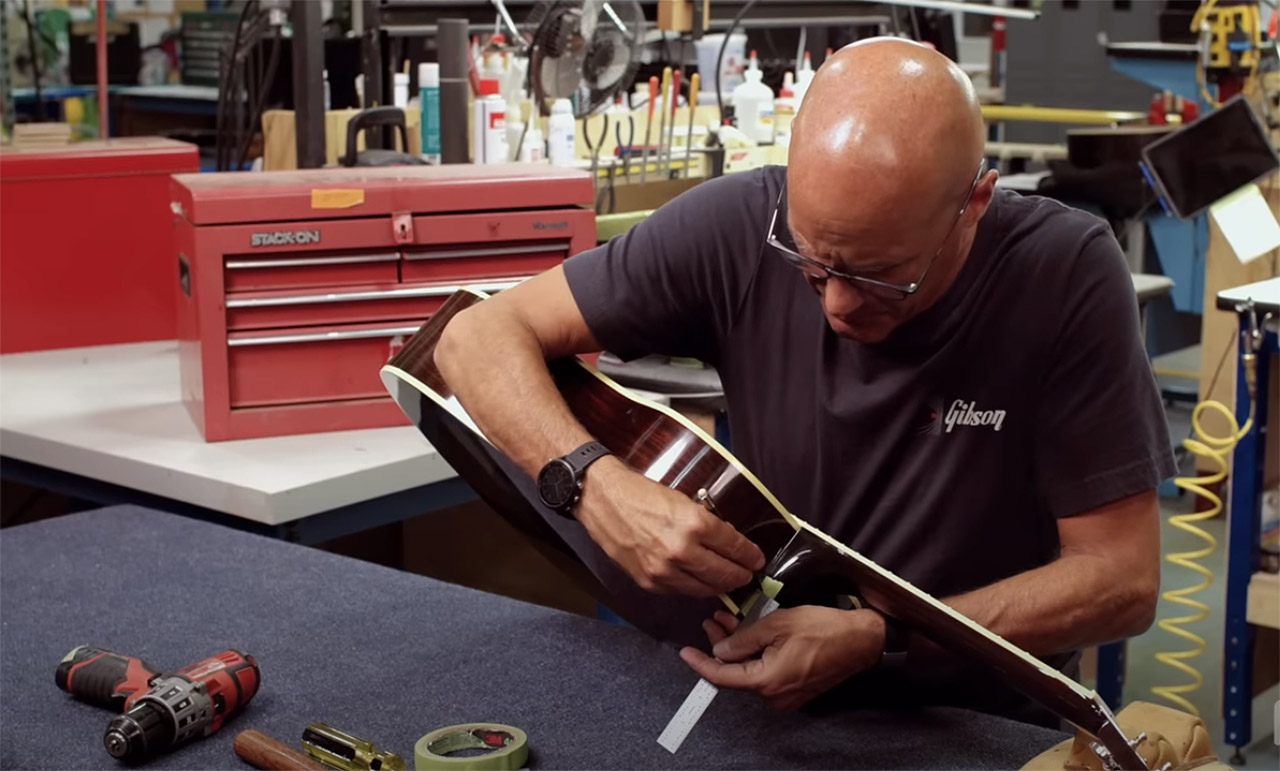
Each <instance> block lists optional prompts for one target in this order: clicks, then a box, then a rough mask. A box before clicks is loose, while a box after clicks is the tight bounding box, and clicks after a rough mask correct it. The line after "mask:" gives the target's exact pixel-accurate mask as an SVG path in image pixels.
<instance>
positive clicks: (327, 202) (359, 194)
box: [311, 189, 364, 209]
mask: <svg viewBox="0 0 1280 771" xmlns="http://www.w3.org/2000/svg"><path fill="white" fill-rule="evenodd" d="M362 203H364V191H363V190H345V189H329V190H312V191H311V208H312V209H350V208H351V207H352V206H359V205H360V204H362Z"/></svg>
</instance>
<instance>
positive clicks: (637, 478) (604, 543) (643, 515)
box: [575, 457, 765, 597]
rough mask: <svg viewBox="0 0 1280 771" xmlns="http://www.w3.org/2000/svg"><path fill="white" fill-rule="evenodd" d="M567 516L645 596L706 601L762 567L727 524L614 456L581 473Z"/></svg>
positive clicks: (760, 555) (756, 550) (756, 552)
mask: <svg viewBox="0 0 1280 771" xmlns="http://www.w3.org/2000/svg"><path fill="white" fill-rule="evenodd" d="M575 516H576V517H577V519H578V521H579V522H581V523H582V525H583V527H585V528H586V529H587V533H588V534H589V535H590V536H591V539H592V540H593V541H595V542H596V543H597V544H599V545H600V548H602V549H604V552H605V554H608V555H609V557H610V558H611V559H612V560H613V561H614V562H616V563H618V565H620V566H621V567H622V569H623V570H625V571H626V572H627V574H628V575H629V576H631V578H632V580H634V581H635V582H636V583H637V584H639V585H640V587H641V588H642V589H646V590H648V591H653V592H666V593H679V594H687V595H691V596H694V597H714V596H716V595H718V594H722V593H724V592H727V591H730V590H732V589H736V588H738V587H740V586H744V585H745V584H747V583H748V582H750V581H751V578H752V571H755V570H760V569H762V568H764V565H765V557H764V552H762V551H760V547H758V546H756V545H755V544H754V543H752V542H751V541H750V540H748V539H747V537H746V536H744V535H742V534H741V533H739V532H738V531H737V530H735V529H734V527H733V525H730V524H729V523H728V522H725V521H724V520H722V519H720V518H719V517H717V516H716V515H714V514H712V513H711V512H709V511H707V510H706V509H704V508H703V507H702V506H700V505H698V504H696V503H694V502H693V501H692V500H690V499H689V498H687V497H685V496H683V495H681V494H680V493H677V492H676V491H674V490H672V489H671V488H669V487H666V486H665V485H661V484H658V483H657V482H654V481H652V480H649V479H646V478H645V477H643V476H641V475H640V474H637V473H635V472H634V471H632V470H630V469H629V468H627V467H625V466H623V465H622V463H621V461H619V460H618V459H617V458H614V457H604V458H601V459H600V460H598V461H596V462H595V463H594V464H592V466H591V468H589V469H588V470H587V474H586V479H585V484H584V485H583V490H582V500H581V501H580V502H579V503H578V508H577V510H576V512H575Z"/></svg>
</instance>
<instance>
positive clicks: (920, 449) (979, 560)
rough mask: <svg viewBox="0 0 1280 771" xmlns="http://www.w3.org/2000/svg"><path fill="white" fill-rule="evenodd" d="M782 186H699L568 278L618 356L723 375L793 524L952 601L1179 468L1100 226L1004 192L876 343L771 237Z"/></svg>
mask: <svg viewBox="0 0 1280 771" xmlns="http://www.w3.org/2000/svg"><path fill="white" fill-rule="evenodd" d="M784 178H785V169H783V168H780V167H771V168H767V169H761V170H758V171H754V172H749V173H742V174H736V175H731V176H728V177H723V178H720V179H716V180H711V181H708V182H705V183H703V184H701V185H699V186H697V187H696V188H694V189H692V190H691V191H689V192H687V193H685V194H684V195H682V196H680V197H679V198H677V199H675V200H674V201H672V202H670V203H669V204H668V205H666V206H664V207H662V208H661V209H659V210H658V211H656V212H655V213H654V214H653V215H652V216H651V217H649V218H648V219H647V220H645V221H644V222H642V223H640V224H639V225H637V226H635V227H634V228H632V229H631V230H630V231H629V232H628V233H626V234H625V235H623V236H620V237H618V238H615V239H613V240H612V241H610V242H609V243H608V244H605V245H603V246H601V247H599V248H596V249H593V250H590V251H588V252H585V253H582V254H580V255H577V256H575V257H573V258H571V259H569V260H568V261H566V263H565V266H564V267H565V273H566V276H567V278H568V281H569V286H570V287H571V289H572V292H573V295H574V297H575V299H576V301H577V303H578V305H579V307H580V308H581V311H582V313H583V315H584V317H585V318H586V321H587V324H588V326H589V327H590V329H591V330H592V332H593V333H594V334H595V335H596V337H597V339H598V340H599V341H600V343H601V345H602V346H604V348H605V349H606V350H609V351H611V352H613V353H615V354H617V355H618V356H620V357H622V358H624V359H629V358H634V357H637V356H640V355H644V354H649V353H661V354H669V355H680V356H692V357H697V358H700V359H703V360H704V361H707V362H710V363H712V364H714V365H715V366H716V368H717V369H718V371H719V373H720V376H721V379H722V381H723V385H724V389H725V395H726V400H727V404H728V416H729V424H730V430H731V436H732V451H733V453H734V455H735V456H737V457H738V458H739V459H740V460H741V461H742V462H743V463H744V464H745V465H746V466H747V467H748V468H750V469H751V470H752V471H754V472H755V473H756V474H757V475H758V476H759V478H760V479H761V481H762V482H763V483H764V484H765V485H766V486H767V487H768V488H769V489H770V490H772V491H773V492H774V493H775V494H776V495H777V496H778V498H779V499H780V500H781V501H782V503H783V504H784V505H785V506H786V507H787V508H788V509H790V510H791V511H792V512H794V513H795V514H796V515H797V516H799V517H800V518H801V519H804V520H806V521H808V522H809V523H811V524H813V525H814V526H816V527H819V528H821V529H822V530H824V531H826V532H827V533H829V534H831V535H832V536H834V537H836V538H838V539H840V540H842V541H844V542H845V543H847V544H849V545H850V546H852V547H853V548H854V549H856V550H858V551H859V552H861V553H863V554H865V555H867V556H868V557H870V558H871V559H873V560H875V561H876V562H878V563H879V564H881V565H883V566H885V567H886V568H888V569H890V570H892V571H894V572H895V573H897V574H898V575H900V576H902V577H903V578H905V579H907V580H908V581H910V582H912V583H913V584H915V585H916V586H918V587H920V588H921V589H923V590H925V591H927V592H929V593H931V594H933V595H935V596H939V597H946V596H949V595H954V594H957V593H960V592H964V591H967V590H970V589H974V588H977V587H981V586H984V585H987V584H990V583H992V582H995V581H998V580H1000V579H1002V578H1005V577H1008V576H1011V575H1014V574H1016V573H1020V572H1023V571H1026V570H1029V569H1032V568H1035V567H1037V566H1040V565H1044V564H1045V563H1047V562H1049V561H1051V560H1053V559H1054V557H1055V556H1056V554H1057V551H1058V537H1057V530H1056V519H1057V518H1060V517H1069V516H1072V515H1074V514H1080V513H1082V512H1086V511H1088V510H1090V509H1092V508H1094V507H1097V506H1100V505H1102V504H1105V503H1108V502H1110V501H1114V500H1116V499H1119V498H1122V497H1124V496H1127V495H1131V494H1134V493H1137V492H1140V491H1143V490H1149V489H1152V488H1154V487H1155V486H1156V485H1157V484H1158V483H1159V482H1160V480H1161V479H1164V478H1166V477H1168V476H1171V475H1172V474H1173V473H1174V471H1175V466H1174V463H1173V456H1172V451H1171V445H1170V440H1169V436H1168V431H1167V428H1166V425H1165V418H1164V411H1163V407H1162V404H1161V400H1160V396H1159V393H1158V390H1157V388H1156V385H1155V381H1154V377H1153V375H1152V373H1151V370H1150V366H1149V364H1148V361H1147V358H1146V353H1145V351H1144V348H1143V344H1142V340H1141V335H1140V332H1139V323H1138V309H1137V301H1136V299H1135V296H1134V291H1133V285H1132V282H1131V280H1130V278H1129V274H1128V269H1127V266H1126V264H1125V261H1124V257H1123V254H1122V253H1121V251H1120V249H1119V246H1118V244H1117V243H1116V241H1115V239H1114V237H1113V235H1112V233H1111V231H1110V229H1109V228H1108V226H1107V224H1106V223H1105V222H1103V221H1101V220H1099V219H1097V218H1095V217H1093V216H1090V215H1088V214H1085V213H1083V212H1080V211H1077V210H1074V209H1071V208H1068V207H1066V206H1063V205H1062V204H1060V203H1057V202H1055V201H1052V200H1049V199H1045V198H1040V197H1034V196H1027V197H1023V196H1019V195H1017V194H1013V193H1009V192H1006V191H1001V190H997V192H996V194H995V199H994V200H993V202H992V204H991V206H990V208H989V209H988V211H987V213H986V214H985V215H984V217H983V219H982V221H981V223H980V224H979V226H978V231H977V234H976V237H975V239H974V243H973V248H972V251H971V253H970V256H969V258H968V260H967V262H966V264H965V266H964V268H963V269H962V270H961V272H960V274H959V276H958V277H957V278H956V281H955V283H954V285H953V286H952V287H951V288H950V289H949V290H948V291H947V292H946V293H945V294H944V295H943V297H942V298H941V299H940V300H939V301H938V302H937V303H936V304H935V305H934V306H932V307H931V308H929V309H928V310H926V311H925V312H924V313H923V314H921V315H920V316H918V317H916V318H914V319H912V320H911V321H909V322H907V323H906V324H904V325H903V326H901V327H899V328H898V329H897V330H896V331H895V332H894V333H893V334H892V335H891V336H890V337H889V338H888V339H887V340H886V341H884V342H883V343H880V344H876V345H865V344H860V343H856V342H853V341H850V340H847V339H844V338H841V337H839V336H837V335H836V334H835V333H834V332H832V331H831V329H830V328H829V327H828V325H827V323H826V320H825V317H824V316H823V314H822V309H821V306H820V304H819V298H818V297H817V296H816V295H815V294H814V293H813V291H812V289H810V288H809V286H808V285H807V284H806V282H805V280H804V278H803V276H802V275H801V273H800V272H799V271H797V270H796V269H795V268H793V267H791V266H790V265H788V264H787V263H786V262H785V261H784V260H783V259H781V258H780V257H779V256H778V255H777V254H776V253H774V251H773V250H772V249H771V248H770V247H769V246H768V245H766V244H765V242H764V233H765V230H766V228H767V225H768V221H769V216H770V214H771V212H772V207H773V204H774V202H775V201H776V200H777V197H778V193H779V190H780V189H781V185H782V183H783V181H784ZM779 216H782V215H779ZM1054 659H1056V661H1055V663H1056V664H1059V665H1061V664H1062V663H1064V662H1065V660H1066V659H1065V658H1064V657H1054ZM962 701H963V700H962Z"/></svg>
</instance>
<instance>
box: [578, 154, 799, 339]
mask: <svg viewBox="0 0 1280 771" xmlns="http://www.w3.org/2000/svg"><path fill="white" fill-rule="evenodd" d="M766 171H767V170H763V169H762V170H759V171H754V172H748V173H742V174H732V175H728V176H725V177H719V178H717V179H713V180H709V181H707V182H703V183H701V184H699V185H697V186H696V187H694V188H692V189H690V190H688V191H686V192H684V193H682V194H681V195H679V196H677V197H676V198H674V199H672V200H671V201H669V202H668V203H667V204H665V205H663V206H662V207H661V208H659V209H658V210H656V211H655V212H653V214H651V215H650V216H649V217H647V218H646V219H645V220H643V221H641V222H639V223H638V224H636V225H634V226H633V227H632V228H631V229H630V230H628V231H627V232H626V233H624V234H623V235H620V236H618V237H616V238H614V239H612V240H610V241H609V242H608V243H607V244H603V245H601V246H598V247H596V248H594V249H590V250H588V251H585V252H582V253H580V254H577V255H575V256H573V257H571V258H569V259H568V260H566V261H565V263H564V272H565V278H566V279H567V281H568V283H569V288H570V290H571V291H572V293H573V296H574V300H575V301H576V302H577V304H578V308H579V310H580V311H581V312H582V315H583V318H584V319H585V320H586V323H587V327H588V328H589V329H590V330H591V332H592V334H593V335H594V336H595V338H596V340H598V341H599V342H600V345H601V346H602V347H603V348H604V349H605V350H607V351H609V352H610V353H612V354H614V355H616V356H618V357H620V358H622V359H624V360H630V359H634V358H638V357H640V356H644V355H647V354H655V353H656V354H665V355H669V356H688V357H693V358H698V359H701V360H703V361H708V362H713V363H714V362H715V361H716V358H717V353H718V350H719V346H720V342H721V341H723V340H724V339H725V337H726V336H727V335H728V334H729V332H730V329H731V327H732V325H733V320H734V318H735V316H736V314H737V312H738V310H739V309H740V308H741V305H742V300H743V298H744V297H745V295H746V292H747V290H748V288H749V286H750V283H751V281H752V280H753V278H754V276H755V273H756V268H757V266H758V264H759V259H760V251H761V247H762V244H763V243H764V230H765V228H766V227H767V226H768V215H769V214H770V213H771V208H770V207H771V206H772V201H771V199H770V194H769V188H773V189H774V190H775V191H776V190H777V186H776V185H774V184H773V183H771V182H770V181H769V178H768V175H767V174H766ZM774 194H775V195H776V192H775V193H774Z"/></svg>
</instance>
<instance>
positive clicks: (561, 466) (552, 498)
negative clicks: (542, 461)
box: [538, 458, 578, 509]
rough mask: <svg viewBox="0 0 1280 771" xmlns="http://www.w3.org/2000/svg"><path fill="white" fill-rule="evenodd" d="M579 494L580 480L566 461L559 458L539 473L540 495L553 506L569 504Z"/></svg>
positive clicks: (557, 507)
mask: <svg viewBox="0 0 1280 771" xmlns="http://www.w3.org/2000/svg"><path fill="white" fill-rule="evenodd" d="M577 494H578V482H577V480H576V479H574V478H573V469H572V468H570V467H569V464H568V463H566V462H565V461H563V460H560V459H559V458H557V459H555V460H553V461H551V462H550V463H548V464H547V465H545V466H543V467H542V471H540V472H539V473H538V495H539V496H541V497H542V502H543V503H545V504H547V505H548V506H550V507H551V508H553V509H560V508H563V507H565V506H567V505H569V504H570V503H572V502H573V499H574V496H576V495H577Z"/></svg>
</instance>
